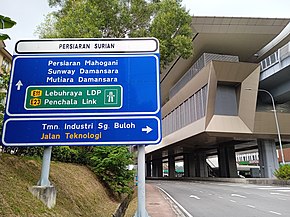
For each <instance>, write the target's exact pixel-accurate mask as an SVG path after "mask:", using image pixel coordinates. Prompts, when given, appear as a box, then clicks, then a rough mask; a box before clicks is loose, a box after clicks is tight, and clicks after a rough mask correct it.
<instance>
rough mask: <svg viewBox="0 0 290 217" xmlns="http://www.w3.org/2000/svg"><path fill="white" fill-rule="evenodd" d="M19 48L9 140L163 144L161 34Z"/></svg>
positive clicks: (11, 88) (25, 142) (34, 43)
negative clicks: (153, 36)
mask: <svg viewBox="0 0 290 217" xmlns="http://www.w3.org/2000/svg"><path fill="white" fill-rule="evenodd" d="M15 52H16V55H14V56H13V64H12V70H11V78H10V85H9V89H8V94H7V103H6V110H5V120H4V126H3V137H2V143H3V144H4V145H7V146H33V145H118V144H120V145H126V144H157V143H159V142H160V140H161V117H160V116H161V115H160V86H159V50H158V41H157V40H156V39H152V38H149V39H112V40H109V39H92V40H89V39H75V40H74V39H72V40H50V39H48V40H34V41H19V42H18V43H17V45H16V48H15Z"/></svg>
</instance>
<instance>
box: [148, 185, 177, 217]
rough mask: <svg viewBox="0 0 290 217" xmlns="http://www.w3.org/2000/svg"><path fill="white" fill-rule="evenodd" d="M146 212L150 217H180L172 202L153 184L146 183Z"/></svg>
mask: <svg viewBox="0 0 290 217" xmlns="http://www.w3.org/2000/svg"><path fill="white" fill-rule="evenodd" d="M146 210H147V212H148V215H149V216H150V217H179V216H180V215H178V214H177V212H176V211H175V210H174V209H173V207H172V205H171V203H170V201H169V200H168V199H166V198H165V197H164V194H163V193H161V191H160V190H159V189H158V188H157V187H156V186H155V185H154V184H151V183H146Z"/></svg>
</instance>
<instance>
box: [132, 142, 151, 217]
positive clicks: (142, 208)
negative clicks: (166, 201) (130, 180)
mask: <svg viewBox="0 0 290 217" xmlns="http://www.w3.org/2000/svg"><path fill="white" fill-rule="evenodd" d="M135 216H136V215H135ZM136 217H148V214H147V211H146V201H145V145H140V146H138V208H137V216H136Z"/></svg>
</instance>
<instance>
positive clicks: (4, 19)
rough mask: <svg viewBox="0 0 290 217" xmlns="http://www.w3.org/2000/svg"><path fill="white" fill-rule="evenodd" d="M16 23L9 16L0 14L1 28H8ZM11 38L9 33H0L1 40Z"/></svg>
mask: <svg viewBox="0 0 290 217" xmlns="http://www.w3.org/2000/svg"><path fill="white" fill-rule="evenodd" d="M15 24H16V22H15V21H13V20H11V19H10V18H9V17H5V16H3V15H0V29H8V28H11V27H13V26H14V25H15ZM6 39H10V37H9V36H8V35H7V34H3V33H0V40H1V41H2V40H6Z"/></svg>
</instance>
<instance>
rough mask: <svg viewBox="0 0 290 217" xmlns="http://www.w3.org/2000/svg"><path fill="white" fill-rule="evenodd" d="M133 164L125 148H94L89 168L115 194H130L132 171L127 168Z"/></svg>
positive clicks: (130, 155)
mask: <svg viewBox="0 0 290 217" xmlns="http://www.w3.org/2000/svg"><path fill="white" fill-rule="evenodd" d="M132 163H133V157H132V154H131V153H130V152H129V150H128V148H127V147H122V146H116V147H95V148H94V149H93V151H92V153H91V155H90V166H91V167H92V170H93V171H94V172H95V173H96V175H97V176H98V177H101V179H102V181H103V182H105V183H106V184H107V186H108V187H109V188H110V189H111V190H112V191H113V192H115V193H117V194H118V196H120V195H121V194H123V193H132V184H133V183H132V180H133V176H134V172H133V171H129V170H128V169H127V166H128V165H129V164H132Z"/></svg>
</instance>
